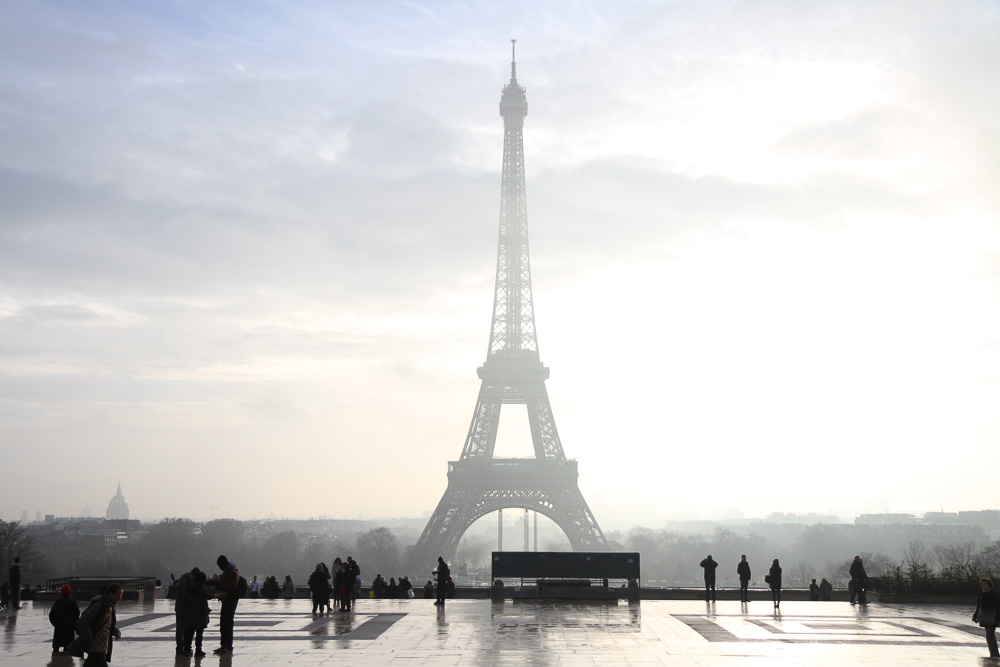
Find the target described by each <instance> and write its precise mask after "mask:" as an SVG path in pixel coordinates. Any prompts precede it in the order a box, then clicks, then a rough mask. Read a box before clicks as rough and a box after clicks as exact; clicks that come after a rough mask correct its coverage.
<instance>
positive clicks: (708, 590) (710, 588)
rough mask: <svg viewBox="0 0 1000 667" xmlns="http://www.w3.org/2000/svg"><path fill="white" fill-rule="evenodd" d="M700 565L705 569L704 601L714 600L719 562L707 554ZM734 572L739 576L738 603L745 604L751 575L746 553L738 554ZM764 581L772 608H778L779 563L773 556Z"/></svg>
mask: <svg viewBox="0 0 1000 667" xmlns="http://www.w3.org/2000/svg"><path fill="white" fill-rule="evenodd" d="M701 567H702V569H703V570H704V571H705V601H706V602H715V570H716V568H717V567H719V563H718V562H717V561H716V560H715V559H713V558H712V554H708V556H707V557H706V558H703V559H702V561H701ZM736 574H737V576H738V577H739V578H740V603H742V604H747V603H748V602H750V593H749V590H748V589H749V587H750V577H751V576H752V574H751V572H750V563H749V562H748V561H747V556H746V554H743V555H741V556H740V562H739V563H738V564H737V565H736ZM764 583H766V584H767V585H768V586H769V587H770V589H771V600H772V601H773V602H774V608H775V609H778V608H780V607H781V565H780V564H779V563H778V559H777V558H775V559H774V561H773V562H772V563H771V568H770V569H769V570H768V571H767V574H766V575H765V576H764Z"/></svg>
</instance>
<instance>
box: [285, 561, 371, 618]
mask: <svg viewBox="0 0 1000 667" xmlns="http://www.w3.org/2000/svg"><path fill="white" fill-rule="evenodd" d="M381 576H382V575H379V577H381ZM289 582H291V577H286V583H289ZM307 583H308V585H309V596H310V597H311V598H312V613H313V614H316V613H323V611H324V609H325V611H326V612H327V613H329V612H330V611H331V608H330V597H331V595H332V597H333V599H334V601H335V602H336V604H337V611H344V612H347V611H351V609H352V608H353V607H354V604H355V603H356V602H357V599H358V595H359V594H360V593H361V567H360V566H359V565H358V562H357V561H356V560H354V558H353V557H352V556H348V557H347V560H345V561H341V560H340V558H339V557H338V558H335V559H334V560H333V572H332V573H331V572H330V569H329V568H328V567H327V566H326V563H317V564H316V569H315V570H313V571H312V574H310V575H309V581H308V582H307ZM293 592H294V586H293ZM317 610H318V612H317Z"/></svg>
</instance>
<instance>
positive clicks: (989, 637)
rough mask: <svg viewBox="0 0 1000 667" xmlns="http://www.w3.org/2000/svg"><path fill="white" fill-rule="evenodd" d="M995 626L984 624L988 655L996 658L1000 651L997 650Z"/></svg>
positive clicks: (999, 655)
mask: <svg viewBox="0 0 1000 667" xmlns="http://www.w3.org/2000/svg"><path fill="white" fill-rule="evenodd" d="M996 633H997V626H995V625H987V626H986V645H987V646H988V647H989V648H990V657H992V658H997V657H1000V651H997V634H996Z"/></svg>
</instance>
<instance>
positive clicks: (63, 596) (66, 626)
mask: <svg viewBox="0 0 1000 667" xmlns="http://www.w3.org/2000/svg"><path fill="white" fill-rule="evenodd" d="M72 592H73V589H72V588H70V587H69V586H63V587H62V588H61V589H60V590H59V599H58V600H56V601H55V604H53V605H52V609H51V610H50V611H49V623H51V624H52V627H53V630H52V652H53V653H58V652H59V649H61V648H65V647H67V646H69V645H70V644H72V643H73V639H74V638H75V637H76V622H77V620H78V619H79V618H80V605H78V604H77V603H76V600H74V599H73V598H72V597H71V595H70V594H71V593H72Z"/></svg>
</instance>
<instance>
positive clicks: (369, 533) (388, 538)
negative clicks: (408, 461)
mask: <svg viewBox="0 0 1000 667" xmlns="http://www.w3.org/2000/svg"><path fill="white" fill-rule="evenodd" d="M42 528H43V527H39V526H36V525H30V526H23V525H21V524H20V523H19V522H17V521H10V522H8V521H2V520H0V558H2V559H3V561H2V562H3V563H6V564H8V565H9V564H10V563H11V562H12V561H13V559H14V557H15V556H18V555H19V556H21V559H22V580H23V581H25V582H28V583H31V584H32V585H34V584H36V583H44V582H45V581H46V580H47V579H51V578H56V577H64V576H99V575H114V576H123V577H124V576H150V575H152V576H155V577H157V578H160V579H165V578H166V577H167V576H168V575H169V574H171V573H173V574H180V573H181V572H186V571H188V570H190V569H191V568H192V567H194V566H198V567H200V568H202V569H206V570H207V571H209V572H211V571H212V567H211V566H212V564H213V563H214V562H215V559H216V558H217V557H218V555H219V554H226V555H227V556H228V557H229V558H230V559H232V560H233V561H235V562H236V563H237V564H238V565H239V567H240V571H241V572H242V573H244V574H245V575H247V576H248V578H249V577H250V576H253V575H258V576H260V577H261V578H263V577H265V576H272V575H273V576H276V577H278V579H279V580H281V579H283V578H284V576H285V575H291V576H292V579H293V580H294V581H296V582H297V583H302V584H304V583H305V580H306V578H307V576H308V574H309V573H310V572H312V570H313V569H314V568H315V566H316V564H317V563H319V562H326V563H328V564H329V563H331V562H332V561H333V559H334V558H335V557H337V556H340V557H341V558H346V557H347V556H348V555H351V556H353V557H354V558H355V559H356V560H357V561H358V562H359V563H360V564H361V567H362V578H363V579H364V580H365V581H366V582H370V581H371V580H372V579H373V578H374V577H375V575H376V574H377V573H381V574H383V575H384V576H385V577H386V578H389V577H393V576H395V577H399V576H400V575H403V574H405V575H408V576H410V577H411V579H413V580H414V581H415V582H420V581H423V580H424V579H427V578H429V576H430V570H431V569H432V567H433V564H417V565H416V566H415V567H414V566H413V565H412V564H409V563H407V556H408V551H409V546H404V545H403V544H402V543H401V541H400V538H399V536H398V535H397V534H396V532H395V531H393V530H392V529H390V528H387V527H375V528H371V529H368V530H364V531H362V532H358V533H356V534H349V535H345V536H343V537H336V538H332V537H328V536H324V535H318V534H314V533H308V532H297V531H295V530H291V529H286V530H281V531H280V532H275V533H270V534H266V533H263V534H262V533H261V532H260V531H257V530H250V529H249V528H248V525H247V524H245V523H244V522H241V521H236V520H232V519H217V520H214V521H208V522H204V523H200V522H195V521H192V520H190V519H183V518H172V519H164V520H162V521H159V522H157V523H153V524H148V525H146V526H143V530H142V531H139V533H138V537H139V538H140V539H131V540H127V541H125V543H123V544H116V543H115V542H114V541H113V540H112V541H111V542H110V543H109V542H108V541H107V540H106V538H105V536H104V535H101V534H87V533H86V532H72V531H61V530H51V529H42ZM800 528H801V530H798V531H797V532H796V533H795V534H794V537H793V536H791V535H789V536H788V538H787V539H780V540H776V539H774V538H773V537H772V538H771V539H767V538H765V537H763V536H761V535H759V534H756V533H754V532H748V533H746V534H738V533H736V532H734V531H732V530H729V529H727V528H722V527H719V528H716V529H715V530H714V531H713V532H712V533H711V534H702V535H687V534H680V533H677V532H673V531H670V530H666V529H662V530H655V529H651V528H642V527H638V528H633V529H631V530H630V531H628V532H627V533H609V538H610V541H611V546H612V548H613V549H614V550H616V551H635V552H638V553H639V554H640V557H641V566H642V583H643V585H646V586H664V587H683V586H701V584H702V571H701V568H700V567H699V565H698V564H699V563H700V562H701V559H703V558H704V557H705V556H706V555H708V554H712V555H713V557H714V558H715V560H717V561H718V562H719V563H720V569H719V571H718V579H719V584H720V585H721V586H726V585H727V580H730V581H731V585H733V586H736V585H737V584H736V564H737V563H738V562H739V560H740V556H741V555H742V554H746V555H747V558H748V560H749V561H750V563H751V568H752V570H753V582H754V583H756V584H757V585H763V584H762V581H763V575H764V573H765V572H766V571H767V568H768V567H769V565H770V563H771V561H772V560H773V559H774V558H778V559H780V562H781V564H782V567H783V570H784V581H785V586H786V587H790V588H795V587H802V588H805V587H807V586H808V585H809V582H810V580H811V579H813V578H815V579H816V580H817V581H819V580H820V579H822V578H826V579H828V580H829V581H830V582H831V583H833V584H834V586H838V587H839V586H845V585H846V582H847V581H848V580H849V578H850V576H849V574H848V567H849V565H850V562H851V560H852V559H853V557H854V556H855V555H860V556H861V557H862V558H863V559H864V562H865V567H866V569H867V572H868V575H869V577H872V578H873V579H875V580H876V581H877V584H878V586H880V587H881V588H882V589H883V590H885V591H887V592H904V593H905V592H920V593H935V592H937V593H943V592H966V591H968V590H975V584H976V582H977V581H978V579H979V577H981V576H991V577H992V576H993V575H994V574H998V575H1000V541H997V542H987V543H972V542H966V543H955V544H937V545H934V546H926V545H924V544H923V543H921V542H913V543H911V544H909V545H908V546H907V547H906V549H905V550H904V552H903V555H902V557H897V558H893V557H890V556H888V555H886V554H885V553H884V552H883V551H880V545H879V544H877V543H876V544H873V543H871V542H870V540H869V538H867V537H860V536H858V535H857V534H856V533H854V532H852V531H851V530H850V528H851V526H849V525H845V524H818V525H814V526H805V527H800ZM491 551H492V545H490V544H485V543H482V544H480V543H478V542H475V541H472V542H470V544H468V545H466V546H465V547H463V548H460V549H459V557H460V559H461V560H462V562H458V563H452V567H453V570H454V571H456V572H464V571H466V569H468V570H469V571H479V572H481V573H483V575H482V576H484V577H488V573H489V562H490V555H491ZM424 569H426V571H424ZM418 573H419V574H418ZM3 575H6V566H5V567H4V569H3ZM3 578H5V576H4V577H3Z"/></svg>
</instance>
